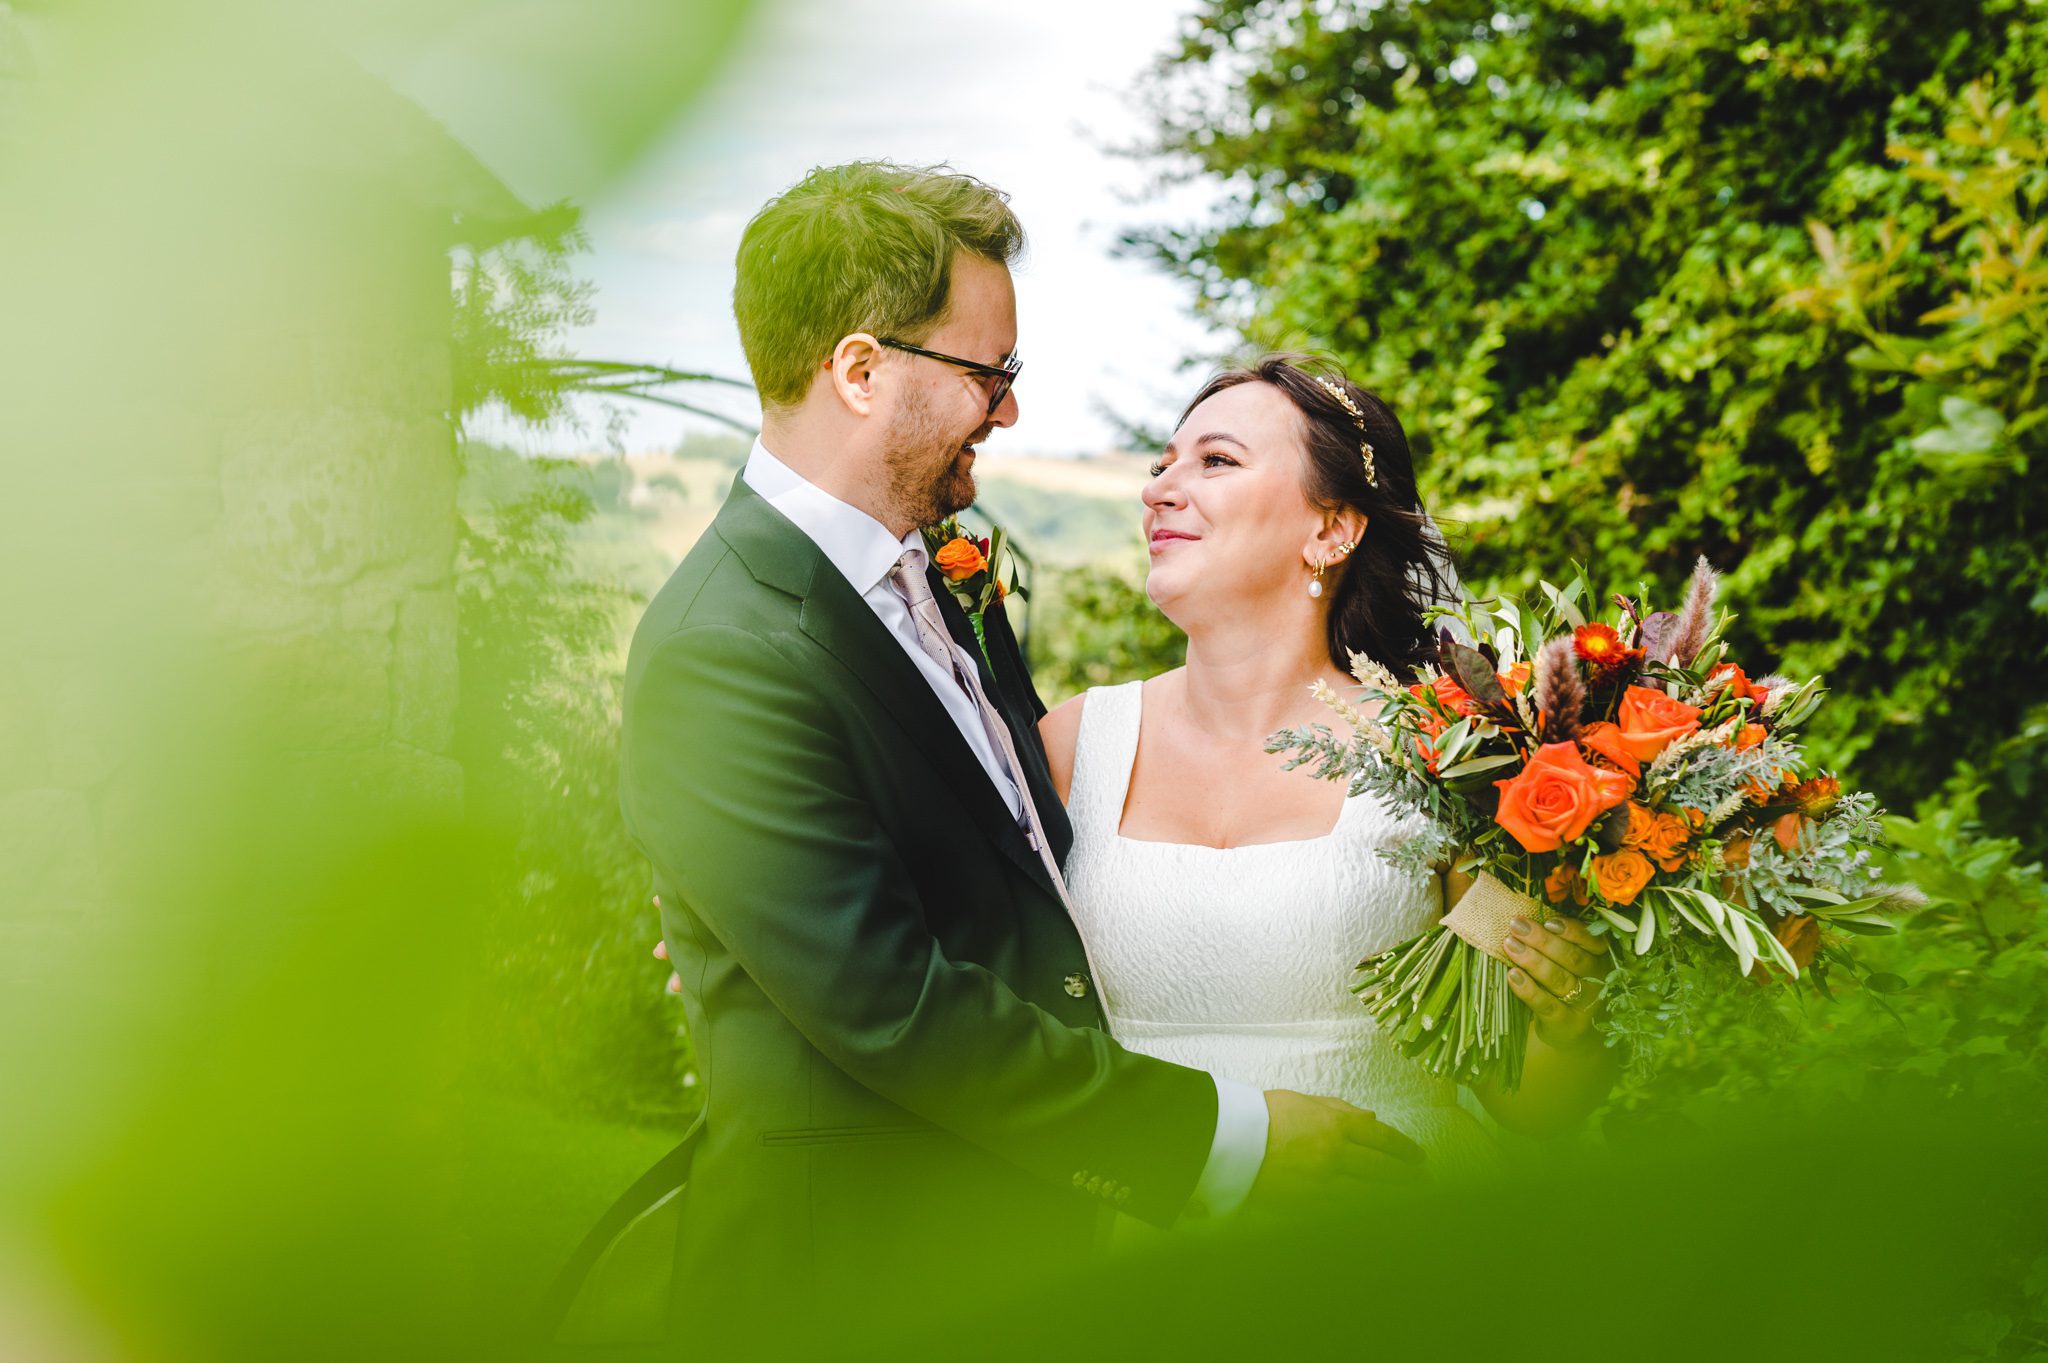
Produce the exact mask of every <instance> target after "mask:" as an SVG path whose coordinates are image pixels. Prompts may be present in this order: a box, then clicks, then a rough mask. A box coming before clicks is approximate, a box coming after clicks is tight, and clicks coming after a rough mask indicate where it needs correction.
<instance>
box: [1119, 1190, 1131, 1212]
mask: <svg viewBox="0 0 2048 1363" xmlns="http://www.w3.org/2000/svg"><path fill="white" fill-rule="evenodd" d="M1130 1200H1131V1190H1130V1189H1129V1188H1128V1187H1125V1188H1119V1189H1117V1190H1116V1205H1117V1206H1119V1207H1121V1206H1123V1205H1124V1203H1126V1202H1129V1201H1130Z"/></svg>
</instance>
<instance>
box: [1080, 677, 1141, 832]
mask: <svg viewBox="0 0 2048 1363" xmlns="http://www.w3.org/2000/svg"><path fill="white" fill-rule="evenodd" d="M1144 685H1145V683H1144V682H1142V681H1134V682H1125V683H1124V684H1123V685H1121V686H1091V687H1089V688H1088V696H1087V699H1086V700H1085V701H1083V702H1082V705H1081V728H1080V732H1079V733H1077V734H1076V735H1075V736H1074V779H1073V786H1072V789H1071V790H1070V791H1069V792H1068V798H1067V817H1068V819H1070V820H1071V821H1072V822H1073V825H1074V828H1075V830H1076V831H1077V832H1078V831H1080V830H1082V829H1089V830H1091V831H1095V832H1100V833H1105V834H1109V833H1115V832H1116V830H1117V826H1118V825H1119V824H1121V823H1122V822H1123V820H1124V799H1125V797H1126V796H1127V795H1129V794H1130V789H1131V766H1132V764H1133V763H1134V762H1135V761H1136V760H1137V757H1138V724H1139V720H1140V719H1141V718H1142V715H1143V709H1144V700H1143V688H1144Z"/></svg>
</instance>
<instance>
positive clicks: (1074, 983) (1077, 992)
mask: <svg viewBox="0 0 2048 1363" xmlns="http://www.w3.org/2000/svg"><path fill="white" fill-rule="evenodd" d="M1067 994H1068V996H1069V997H1071V998H1077V999H1085V998H1087V997H1088V977H1087V976H1086V975H1069V976H1067Z"/></svg>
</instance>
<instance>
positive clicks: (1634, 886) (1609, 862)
mask: <svg viewBox="0 0 2048 1363" xmlns="http://www.w3.org/2000/svg"><path fill="white" fill-rule="evenodd" d="M1655 874H1656V872H1655V870H1653V869H1652V868H1651V866H1650V859H1649V858H1648V857H1646V856H1644V855H1643V854H1642V853H1641V852H1638V851H1636V849H1635V848H1633V847H1624V848H1622V849H1621V850H1620V851H1619V852H1603V853H1602V854H1600V855H1599V856H1597V857H1594V858H1593V883H1594V884H1595V885H1596V886H1597V887H1598V888H1599V891H1600V897H1601V898H1603V899H1605V900H1606V901H1607V902H1608V903H1610V904H1633V903H1635V902H1636V896H1637V895H1639V894H1641V893H1642V892H1643V886H1645V885H1647V884H1649V883H1650V877H1651V876H1653V875H1655Z"/></svg>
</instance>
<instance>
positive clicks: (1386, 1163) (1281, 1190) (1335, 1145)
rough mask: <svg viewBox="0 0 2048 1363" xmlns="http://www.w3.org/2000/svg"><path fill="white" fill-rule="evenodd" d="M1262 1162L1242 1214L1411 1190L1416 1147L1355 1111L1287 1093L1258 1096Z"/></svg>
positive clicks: (1418, 1162)
mask: <svg viewBox="0 0 2048 1363" xmlns="http://www.w3.org/2000/svg"><path fill="white" fill-rule="evenodd" d="M1266 1115H1267V1119H1268V1121H1267V1127H1266V1158H1265V1162H1264V1163H1263V1164H1261V1165H1260V1166H1259V1176H1258V1178H1257V1179H1256V1180H1254V1181H1253V1183H1252V1190H1251V1193H1250V1194H1249V1195H1248V1196H1247V1197H1246V1199H1245V1206H1246V1208H1247V1209H1248V1210H1255V1211H1264V1212H1285V1211H1297V1212H1298V1211H1313V1210H1315V1209H1317V1208H1318V1207H1327V1206H1328V1205H1329V1202H1330V1196H1331V1194H1332V1193H1333V1192H1337V1191H1341V1190H1347V1189H1348V1190H1352V1191H1364V1190H1368V1189H1371V1188H1384V1187H1388V1186H1390V1185H1412V1184H1413V1183H1414V1182H1415V1181H1416V1180H1417V1179H1419V1178H1421V1177H1423V1171H1422V1162H1423V1154H1422V1147H1421V1146H1419V1145H1417V1144H1416V1143H1415V1142H1414V1141H1411V1140H1409V1139H1408V1138H1407V1137H1406V1136H1404V1135H1402V1134H1401V1133H1400V1132H1398V1131H1396V1130H1394V1128H1393V1127H1391V1126H1388V1125H1387V1124H1386V1123H1384V1122H1382V1121H1380V1120H1379V1119H1378V1118H1376V1117H1374V1116H1373V1115H1372V1114H1371V1113H1370V1112H1367V1111H1365V1110H1364V1109H1363V1108H1356V1107H1353V1106H1352V1105H1351V1104H1349V1103H1347V1102H1344V1101H1342V1100H1341V1099H1337V1098H1315V1097H1311V1096H1309V1095H1308V1094H1305V1093H1295V1092H1293V1091H1292V1090H1290V1089H1269V1090H1267V1093H1266Z"/></svg>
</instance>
